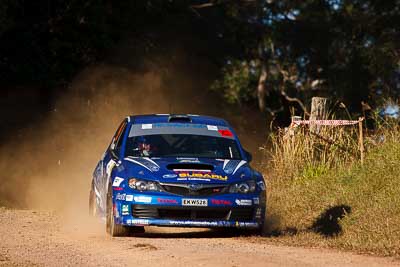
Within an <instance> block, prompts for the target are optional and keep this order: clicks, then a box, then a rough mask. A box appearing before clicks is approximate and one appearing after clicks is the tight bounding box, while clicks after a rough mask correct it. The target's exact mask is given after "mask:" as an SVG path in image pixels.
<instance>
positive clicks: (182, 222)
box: [169, 221, 218, 226]
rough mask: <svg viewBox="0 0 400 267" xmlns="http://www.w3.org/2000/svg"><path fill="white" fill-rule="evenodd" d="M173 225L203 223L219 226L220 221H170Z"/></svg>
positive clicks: (203, 224)
mask: <svg viewBox="0 0 400 267" xmlns="http://www.w3.org/2000/svg"><path fill="white" fill-rule="evenodd" d="M169 224H171V225H202V226H218V222H204V221H169Z"/></svg>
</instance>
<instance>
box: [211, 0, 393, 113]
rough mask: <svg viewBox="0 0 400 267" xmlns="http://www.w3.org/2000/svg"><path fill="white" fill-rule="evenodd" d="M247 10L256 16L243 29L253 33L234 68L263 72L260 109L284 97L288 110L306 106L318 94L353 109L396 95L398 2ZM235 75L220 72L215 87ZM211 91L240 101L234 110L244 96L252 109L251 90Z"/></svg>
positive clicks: (312, 0)
mask: <svg viewBox="0 0 400 267" xmlns="http://www.w3.org/2000/svg"><path fill="white" fill-rule="evenodd" d="M254 5H256V6H257V8H256V10H258V12H255V13H254V14H253V16H252V17H251V20H250V19H248V24H249V27H250V25H254V26H255V27H256V28H257V31H256V32H254V35H253V36H252V38H251V41H250V42H249V44H250V45H252V47H250V46H248V47H247V54H246V56H245V57H242V58H241V60H242V64H237V65H238V66H243V69H244V70H243V71H244V72H245V69H246V68H248V65H251V66H252V68H253V69H254V70H252V71H253V72H254V73H260V70H261V69H262V68H264V69H265V70H266V76H267V79H266V80H265V81H263V82H262V83H263V86H264V89H265V94H264V95H263V97H265V98H266V100H267V101H266V102H267V103H268V102H271V101H269V96H273V95H276V92H278V93H280V94H282V93H283V94H282V96H283V97H282V98H281V100H280V101H281V104H280V105H282V104H285V103H282V102H286V104H288V103H287V102H288V100H289V102H290V101H291V100H292V99H291V97H296V98H299V99H302V100H303V101H307V100H308V99H309V98H310V97H311V96H313V95H317V94H318V95H326V96H331V97H335V98H337V99H340V100H343V101H345V102H346V103H348V104H350V106H353V107H356V108H359V107H360V102H361V101H374V100H376V99H377V97H380V96H382V95H386V96H387V95H392V96H393V95H397V93H398V90H399V89H400V84H399V52H400V50H399V48H400V47H399V44H400V43H399V41H400V38H399V37H400V35H399V29H400V2H399V1H390V0H389V1H373V0H366V1H364V0H363V1H361V0H360V1H358V0H307V1H294V0H292V1H290V0H286V1H285V0H282V1H273V0H269V1H257V2H255V3H254ZM260 10H261V11H262V12H260ZM253 40H257V42H254V41H253ZM244 41H247V39H245V40H244ZM238 73H241V72H240V71H239V70H238V69H237V68H236V69H232V71H228V72H227V71H226V70H225V71H224V72H223V77H222V81H231V80H234V79H235V77H237V74H238ZM250 80H251V79H250ZM216 85H217V86H219V85H220V86H221V87H222V90H224V92H225V95H228V96H229V95H230V93H229V91H232V92H241V94H240V95H241V96H242V97H241V98H240V97H239V98H235V100H236V101H238V102H240V101H248V96H249V95H251V96H253V98H254V99H253V100H254V101H256V99H255V98H256V97H257V94H254V93H246V91H249V92H254V91H255V90H256V86H249V85H250V84H249V83H245V82H243V81H240V82H239V83H237V84H235V85H232V83H226V82H225V83H217V84H216ZM242 86H243V87H242ZM288 96H291V97H288ZM272 102H274V101H272ZM275 102H276V101H275ZM260 108H261V109H262V110H265V109H269V108H271V107H270V106H268V105H265V106H260Z"/></svg>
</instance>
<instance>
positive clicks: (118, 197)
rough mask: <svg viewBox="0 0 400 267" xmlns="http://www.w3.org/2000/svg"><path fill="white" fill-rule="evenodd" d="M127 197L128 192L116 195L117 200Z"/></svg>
mask: <svg viewBox="0 0 400 267" xmlns="http://www.w3.org/2000/svg"><path fill="white" fill-rule="evenodd" d="M125 197H126V194H120V193H118V194H117V195H116V196H115V199H117V200H125Z"/></svg>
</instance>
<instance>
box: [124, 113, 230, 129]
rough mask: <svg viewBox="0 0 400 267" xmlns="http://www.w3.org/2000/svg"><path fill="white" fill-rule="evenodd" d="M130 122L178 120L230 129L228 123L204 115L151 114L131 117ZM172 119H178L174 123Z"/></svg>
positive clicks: (144, 122)
mask: <svg viewBox="0 0 400 267" xmlns="http://www.w3.org/2000/svg"><path fill="white" fill-rule="evenodd" d="M128 118H129V121H130V122H132V123H133V124H146V123H168V122H177V121H176V120H180V119H184V120H187V121H184V120H182V121H180V122H186V123H194V124H209V125H219V126H227V127H230V125H229V124H228V122H226V121H225V120H224V119H221V118H217V117H211V116H204V115H193V114H151V115H134V116H129V117H128ZM171 118H173V119H176V120H175V121H172V120H171Z"/></svg>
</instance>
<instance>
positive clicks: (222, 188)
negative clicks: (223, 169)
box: [161, 184, 228, 196]
mask: <svg viewBox="0 0 400 267" xmlns="http://www.w3.org/2000/svg"><path fill="white" fill-rule="evenodd" d="M198 186H200V187H201V188H200V189H197V190H195V189H191V188H190V184H161V187H162V189H163V190H164V191H165V192H168V193H171V194H175V195H179V196H212V195H217V194H221V193H225V192H226V191H227V190H228V187H227V186H226V185H210V184H199V185H198Z"/></svg>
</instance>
